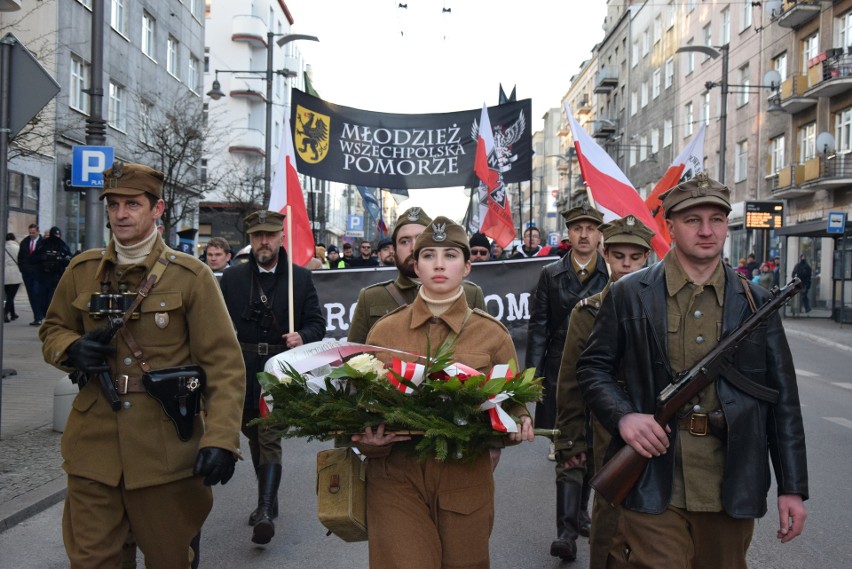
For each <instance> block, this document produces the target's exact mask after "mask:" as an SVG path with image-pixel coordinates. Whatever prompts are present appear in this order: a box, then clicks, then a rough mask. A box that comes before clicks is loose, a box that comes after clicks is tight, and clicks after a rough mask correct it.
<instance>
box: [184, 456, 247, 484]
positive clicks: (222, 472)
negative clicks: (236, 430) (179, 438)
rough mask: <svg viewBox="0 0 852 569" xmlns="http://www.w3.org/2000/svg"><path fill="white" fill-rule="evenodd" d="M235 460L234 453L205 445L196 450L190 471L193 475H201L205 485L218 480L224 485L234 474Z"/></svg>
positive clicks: (217, 482)
mask: <svg viewBox="0 0 852 569" xmlns="http://www.w3.org/2000/svg"><path fill="white" fill-rule="evenodd" d="M236 462H237V461H236V459H235V458H234V453H232V452H231V451H229V450H225V449H223V448H216V447H205V448H202V449H199V450H198V458H196V459H195V468H194V469H193V470H192V473H193V474H194V475H195V476H203V477H204V484H205V486H213V485H214V484H219V483H220V482H221V483H222V484H223V485H224V484H227V483H228V480H230V479H231V477H232V476H233V475H234V464H236Z"/></svg>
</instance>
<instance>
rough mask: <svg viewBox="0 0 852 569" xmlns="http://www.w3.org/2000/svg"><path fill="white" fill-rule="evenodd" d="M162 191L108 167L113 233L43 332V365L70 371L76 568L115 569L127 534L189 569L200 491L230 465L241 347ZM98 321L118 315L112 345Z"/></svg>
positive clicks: (68, 467)
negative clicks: (167, 216)
mask: <svg viewBox="0 0 852 569" xmlns="http://www.w3.org/2000/svg"><path fill="white" fill-rule="evenodd" d="M162 189H163V174H162V173H160V172H158V171H156V170H153V169H151V168H149V167H147V166H143V165H141V164H124V163H122V162H116V163H115V164H114V165H113V167H112V168H110V169H108V170H107V171H105V172H104V189H103V191H102V192H101V196H100V198H101V199H102V200H105V201H106V205H107V208H106V209H107V215H108V217H109V223H110V227H111V228H112V231H113V237H112V239H110V241H109V243H108V244H107V247H106V249H92V250H90V251H86V252H85V253H82V254H80V255H77V257H75V258H74V260H73V261H72V262H71V264H70V265H69V267H68V269H67V270H66V271H65V273H64V274H63V276H62V278H61V280H60V281H59V285H58V287H57V289H56V295H55V297H54V299H53V302H52V303H51V304H50V307H49V308H48V310H47V316H46V317H45V321H44V324H43V325H42V327H41V329H40V330H39V337H40V338H41V340H42V342H43V343H44V345H43V348H42V351H43V353H44V358H45V360H46V361H47V362H48V363H50V364H52V365H54V366H56V367H57V368H59V369H61V370H63V371H67V372H70V371H76V372H78V373H75V378H76V379H77V384H78V386H79V387H80V393H79V394H78V395H77V397H76V398H75V400H74V404H73V408H72V410H71V414H70V416H69V417H68V423H67V426H66V429H65V432H64V433H63V436H62V458H63V461H64V462H63V468H64V469H65V471H66V472H67V474H68V491H67V495H66V498H65V512H64V515H63V519H62V534H63V539H64V542H65V550H66V552H67V554H68V558H69V560H70V566H71V568H72V569H83V568H90V567H119V566H120V563H121V559H122V546H123V545H124V543H125V539H126V538H127V535H128V532H131V533H132V534H133V537H134V539H135V540H136V543H137V544H138V545H139V549H140V550H141V551H142V553H143V554H144V555H145V561H146V564H147V566H149V567H168V568H175V569H188V568H189V567H190V563H191V558H192V553H191V552H190V543H191V541H192V539H193V537H195V536H196V535H198V533H199V530H200V529H201V526H202V524H203V523H204V520H205V519H206V518H207V515H208V513H209V512H210V509H211V507H212V505H213V494H212V491H211V489H210V486H212V485H214V484H218V483H222V484H224V483H226V482H227V481H228V480H230V479H231V476H232V475H233V473H234V464H235V461H236V459H237V458H238V457H239V447H240V441H239V429H240V418H241V410H242V403H243V393H244V387H243V373H244V368H243V365H242V359H241V358H240V348H239V344H238V343H237V338H236V335H235V334H234V331H233V328H232V327H231V326H222V325H221V324H222V323H223V322H227V319H228V312H227V310H226V308H225V303H224V302H223V300H222V296H221V294H220V292H219V285H218V284H217V282H216V278H215V277H214V276H213V273H212V272H211V271H210V270H209V269H208V268H207V267H205V266H204V264H203V263H202V262H201V261H199V260H198V259H196V258H195V257H193V256H190V255H185V254H182V253H178V252H177V251H174V250H172V249H170V248H168V247H167V246H166V245H165V243H164V242H163V240H162V239H161V237H160V235H159V233H158V232H157V230H156V228H155V222H156V221H157V220H158V219H159V218H160V217H161V216H162V214H163V210H164V209H165V202H164V201H163V200H162V198H161V196H162ZM135 291H139V292H138V293H137V292H135ZM116 298H119V299H121V302H119V303H118V304H119V305H120V306H121V307H120V308H118V309H116V308H115V305H116ZM129 300H132V302H133V304H131V306H130V307H127V308H125V306H126V304H127V301H129ZM137 309H138V310H137ZM125 310H126V311H125ZM131 314H132V316H131ZM108 316H109V317H113V318H115V317H117V316H122V317H123V319H124V320H123V321H124V325H123V327H121V329H120V331H119V337H118V338H113V335H112V334H111V333H110V329H109V328H107V326H106V325H105V320H106V318H105V317H108ZM119 320H121V319H119ZM131 346H132V347H131ZM164 391H168V393H164ZM170 394H171V395H172V396H170ZM178 395H180V402H181V403H180V406H178V405H177V404H176V403H173V402H174V401H176V400H177V397H178ZM158 397H159V399H157V398H158ZM112 398H114V400H115V401H114V403H115V404H114V405H113V404H111V403H112V402H111V399H112ZM202 398H203V402H204V411H203V418H202V415H200V414H198V410H199V406H200V399H202ZM186 418H188V420H186Z"/></svg>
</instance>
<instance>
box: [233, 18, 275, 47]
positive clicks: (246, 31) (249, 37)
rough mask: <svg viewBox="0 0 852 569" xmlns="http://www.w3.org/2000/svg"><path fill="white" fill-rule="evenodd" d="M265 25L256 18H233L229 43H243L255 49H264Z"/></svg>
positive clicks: (266, 30)
mask: <svg viewBox="0 0 852 569" xmlns="http://www.w3.org/2000/svg"><path fill="white" fill-rule="evenodd" d="M268 31H269V30H268V29H267V28H266V23H265V22H264V21H263V20H261V19H260V18H258V17H257V16H234V21H233V24H232V25H231V41H236V42H243V43H247V44H249V45H251V46H252V47H254V48H257V49H266V33H267V32H268Z"/></svg>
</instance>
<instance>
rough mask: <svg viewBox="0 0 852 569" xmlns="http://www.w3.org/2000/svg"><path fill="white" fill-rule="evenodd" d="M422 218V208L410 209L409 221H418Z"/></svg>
mask: <svg viewBox="0 0 852 569" xmlns="http://www.w3.org/2000/svg"><path fill="white" fill-rule="evenodd" d="M419 219H420V208H419V207H413V208H411V209H409V210H408V221H417V220H419Z"/></svg>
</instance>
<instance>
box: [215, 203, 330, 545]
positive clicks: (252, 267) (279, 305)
mask: <svg viewBox="0 0 852 569" xmlns="http://www.w3.org/2000/svg"><path fill="white" fill-rule="evenodd" d="M245 221H246V232H247V233H248V236H249V241H250V242H251V255H250V256H249V261H248V263H243V264H241V265H237V266H234V267H231V268H230V269H228V270H227V271H225V272H224V273H223V274H222V280H221V281H220V284H221V286H222V295H223V296H224V297H225V304H226V305H227V307H228V313H229V314H230V318H231V321H232V322H233V324H234V328H236V330H237V337H238V338H239V341H240V345H239V349H241V350H242V355H243V359H244V360H245V369H246V375H245V379H244V386H245V393H246V398H245V408H244V409H243V423H242V424H243V434H244V435H245V436H246V437H248V440H249V450H250V451H251V461H252V464H253V465H254V468H255V472H256V473H257V484H258V498H257V508H256V509H255V510H254V511H253V512H252V513H251V515H250V516H249V525H251V526H252V541H253V542H254V543H260V544H264V543H269V542H270V540H271V539H272V537H273V536H274V535H275V525H274V523H273V521H272V520H273V519H274V518H276V517H277V516H278V486H279V484H280V483H281V437H280V434H279V433H278V432H277V431H275V430H273V429H270V428H269V427H265V426H260V427H258V426H254V425H249V424H248V423H249V422H250V421H251V420H253V419H256V418H257V417H259V416H260V393H261V389H260V384H259V383H258V381H257V374H258V372H261V371H263V366H264V364H265V363H266V360H268V359H269V358H271V357H272V356H274V355H276V354H279V353H281V352H283V351H285V350H289V349H292V348H295V347H298V346H301V345H302V344H309V343H311V342H318V341H320V340H322V338H323V336H325V318H323V315H322V311H321V310H320V306H319V298H318V297H317V291H316V288H314V281H313V279H312V277H311V272H310V271H309V270H307V269H304V268H302V267H299V266H297V265H294V266H293V310H294V314H293V322H294V329H293V330H291V329H290V328H289V313H290V309H289V307H288V293H289V287H288V284H287V280H288V275H287V273H288V269H287V251H285V250H284V247H283V246H282V242H283V230H284V216H283V215H282V214H280V213H278V212H274V211H256V212H254V213H252V214H251V215H249V216H248V217H247V218H246V220H245Z"/></svg>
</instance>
